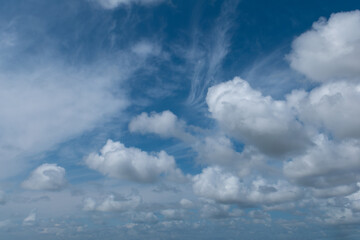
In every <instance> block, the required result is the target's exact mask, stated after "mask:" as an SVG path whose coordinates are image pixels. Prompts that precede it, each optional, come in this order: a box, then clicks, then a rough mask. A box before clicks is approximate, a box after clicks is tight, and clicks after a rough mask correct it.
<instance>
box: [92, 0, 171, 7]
mask: <svg viewBox="0 0 360 240" xmlns="http://www.w3.org/2000/svg"><path fill="white" fill-rule="evenodd" d="M92 1H96V2H97V3H99V4H100V5H101V6H102V7H103V8H105V9H115V8H117V7H120V6H128V5H131V4H139V5H145V6H147V5H156V4H159V3H161V2H164V1H165V0H92Z"/></svg>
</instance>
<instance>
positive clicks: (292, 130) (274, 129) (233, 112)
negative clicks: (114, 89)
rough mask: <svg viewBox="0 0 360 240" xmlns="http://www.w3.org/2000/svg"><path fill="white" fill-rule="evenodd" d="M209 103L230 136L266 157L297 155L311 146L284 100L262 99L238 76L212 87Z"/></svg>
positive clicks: (212, 111) (212, 113) (215, 116)
mask: <svg viewBox="0 0 360 240" xmlns="http://www.w3.org/2000/svg"><path fill="white" fill-rule="evenodd" d="M206 102H207V104H208V106H209V111H210V112H211V115H212V117H213V118H215V119H216V120H217V121H218V122H219V123H220V125H221V126H222V128H223V129H224V130H225V131H226V132H227V133H228V134H229V135H231V136H233V137H235V138H236V139H238V140H240V141H242V142H244V143H245V144H251V145H254V146H256V147H257V148H258V149H259V150H261V151H262V152H264V153H266V154H269V155H276V156H279V155H283V154H286V153H290V152H298V151H301V150H303V149H304V148H305V147H306V146H307V144H308V143H309V139H308V136H307V135H306V131H304V129H303V128H302V125H301V123H299V122H298V121H297V120H296V118H295V116H294V113H293V111H292V109H291V108H290V107H289V106H288V105H287V103H286V102H285V101H276V100H273V99H272V98H271V97H270V96H263V95H262V94H261V93H260V92H259V91H257V90H254V89H252V88H251V87H250V85H249V84H248V83H247V82H246V81H244V80H242V79H240V78H238V77H236V78H234V79H233V80H231V81H228V82H224V83H221V84H218V85H215V86H213V87H211V88H209V91H208V94H207V97H206ZM294 136H296V137H294Z"/></svg>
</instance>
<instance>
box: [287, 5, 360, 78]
mask: <svg viewBox="0 0 360 240" xmlns="http://www.w3.org/2000/svg"><path fill="white" fill-rule="evenodd" d="M359 29H360V11H359V10H356V11H352V12H340V13H336V14H332V15H331V17H330V18H329V20H326V19H324V18H320V20H319V21H317V22H315V23H314V24H313V27H312V29H311V30H309V31H307V32H305V33H303V34H302V35H300V36H299V37H298V38H296V39H295V41H294V42H293V45H292V52H291V53H290V55H289V56H288V58H289V60H290V64H291V67H293V68H294V69H296V70H298V71H299V72H301V73H303V74H305V75H306V76H307V77H309V78H311V79H314V80H316V81H320V82H326V81H333V80H338V79H343V78H346V79H350V80H356V81H359V80H360V78H359V77H360V31H359Z"/></svg>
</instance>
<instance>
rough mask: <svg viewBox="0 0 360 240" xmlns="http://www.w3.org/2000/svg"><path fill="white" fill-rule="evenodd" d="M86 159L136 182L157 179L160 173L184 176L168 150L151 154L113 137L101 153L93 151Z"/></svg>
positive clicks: (105, 171) (95, 166)
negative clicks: (126, 145) (114, 140)
mask: <svg viewBox="0 0 360 240" xmlns="http://www.w3.org/2000/svg"><path fill="white" fill-rule="evenodd" d="M85 163H86V165H87V166H88V167H89V168H91V169H94V170H97V171H99V172H101V173H102V174H104V175H108V176H110V177H114V178H119V179H127V180H130V181H135V182H143V183H146V182H155V181H156V180H157V179H158V178H159V177H160V176H161V175H167V176H168V177H169V178H173V179H180V178H181V177H182V173H181V170H180V169H178V168H176V163H175V159H174V157H172V156H169V155H168V154H167V153H166V152H164V151H161V152H159V153H152V154H149V153H146V152H143V151H141V150H140V149H138V148H132V147H130V148H127V147H125V146H124V145H123V144H122V143H120V142H113V141H111V140H108V141H107V142H106V144H105V146H104V147H103V148H102V149H101V151H100V154H97V153H92V154H90V155H89V156H88V157H87V158H86V159H85Z"/></svg>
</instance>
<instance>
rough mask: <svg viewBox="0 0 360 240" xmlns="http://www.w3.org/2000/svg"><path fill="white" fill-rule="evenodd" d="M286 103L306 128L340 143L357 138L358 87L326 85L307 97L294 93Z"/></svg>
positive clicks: (354, 85) (314, 90)
mask: <svg viewBox="0 0 360 240" xmlns="http://www.w3.org/2000/svg"><path fill="white" fill-rule="evenodd" d="M287 99H288V101H289V104H291V105H292V106H293V107H294V108H296V109H297V111H298V116H299V117H300V119H301V120H302V121H303V122H305V123H306V124H307V125H309V126H313V127H315V128H316V129H325V130H327V132H329V133H330V134H331V135H333V136H335V137H337V138H340V139H343V138H360V121H358V118H359V116H360V108H359V107H358V103H359V102H360V84H354V83H347V82H343V81H341V82H335V83H328V84H324V85H322V86H320V87H317V88H315V89H313V90H312V91H311V92H310V93H306V92H304V91H294V92H293V93H292V94H290V95H289V96H287Z"/></svg>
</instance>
